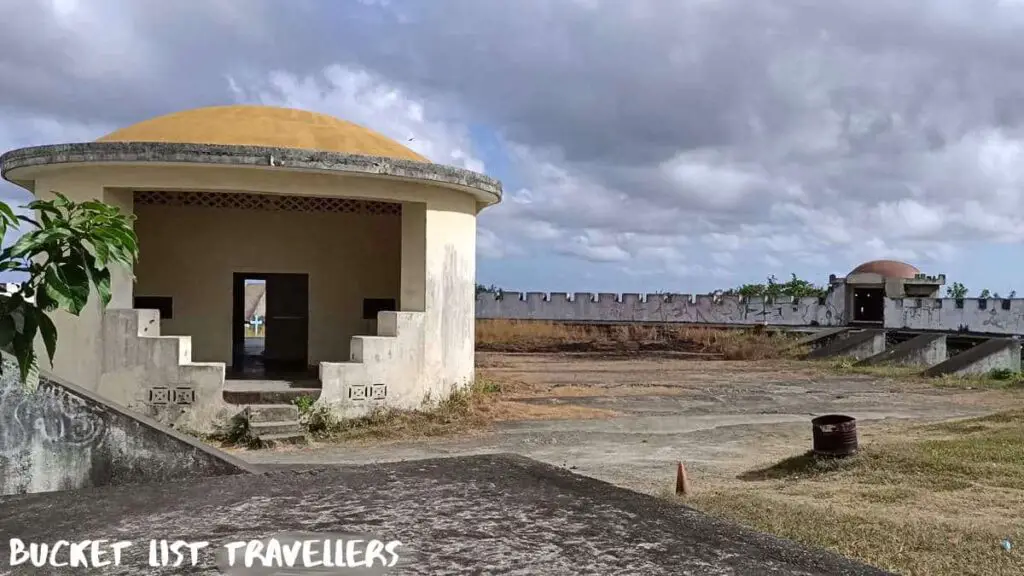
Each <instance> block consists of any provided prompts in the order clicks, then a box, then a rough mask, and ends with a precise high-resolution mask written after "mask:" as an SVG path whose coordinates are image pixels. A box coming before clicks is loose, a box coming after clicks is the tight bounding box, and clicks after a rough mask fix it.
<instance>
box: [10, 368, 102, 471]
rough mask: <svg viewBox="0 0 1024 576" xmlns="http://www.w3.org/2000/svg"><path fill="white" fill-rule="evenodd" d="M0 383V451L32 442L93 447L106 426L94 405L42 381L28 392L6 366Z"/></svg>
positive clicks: (13, 450) (13, 451)
mask: <svg viewBox="0 0 1024 576" xmlns="http://www.w3.org/2000/svg"><path fill="white" fill-rule="evenodd" d="M0 382H2V383H3V386H2V387H0V454H3V455H11V454H17V453H19V452H22V451H25V450H28V449H29V448H30V447H31V446H32V444H33V443H35V442H42V443H46V444H60V445H65V446H78V447H94V446H98V445H99V444H100V443H101V442H102V441H103V438H104V436H105V434H106V429H107V427H106V421H105V420H104V418H103V416H102V413H101V411H100V410H99V408H98V407H93V406H90V405H89V404H87V403H86V402H85V401H84V400H83V399H81V398H78V397H77V396H74V395H72V394H70V393H68V392H67V391H66V390H64V389H62V388H59V387H56V386H50V385H47V384H45V383H41V384H40V386H39V387H38V388H37V389H35V390H32V391H28V390H26V389H25V388H24V387H23V386H22V384H21V382H20V380H19V379H18V377H17V375H16V372H15V371H13V370H10V369H9V368H8V367H7V366H5V367H4V374H3V376H2V378H0Z"/></svg>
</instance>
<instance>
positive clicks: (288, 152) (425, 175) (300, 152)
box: [0, 142, 502, 204]
mask: <svg viewBox="0 0 1024 576" xmlns="http://www.w3.org/2000/svg"><path fill="white" fill-rule="evenodd" d="M271 157H273V164H271ZM112 162H116V163H148V162H152V163H191V164H206V165H211V164H212V165H222V166H271V165H272V166H275V167H280V168H285V169H288V168H291V169H305V170H319V171H325V172H337V173H348V174H355V175H359V174H362V175H371V176H372V175H377V176H391V177H395V178H403V179H410V180H418V181H421V182H430V183H435V184H439V185H442V186H449V187H454V188H461V189H463V190H465V191H467V192H470V193H473V194H474V195H476V196H478V197H481V199H482V200H484V201H486V202H487V203H489V204H495V203H498V202H500V201H501V197H502V187H501V182H500V181H498V180H496V179H494V178H491V177H489V176H486V175H484V174H479V173H477V172H473V171H471V170H466V169H464V168H456V167H454V166H447V165H444V164H432V163H427V162H416V161H413V160H405V159H400V158H385V157H381V156H363V155H359V154H342V153H340V152H325V151H321V150H304V149H298V148H274V147H262V146H233V145H224V144H179V143H170V142H81V143H74V144H48V145H45V146H33V147H29V148H19V149H17V150H11V151H9V152H7V153H5V154H3V155H0V176H2V177H3V178H4V179H5V180H7V179H8V178H7V174H8V172H10V171H12V170H16V169H19V168H31V167H36V166H48V165H55V164H90V163H96V164H102V163H112Z"/></svg>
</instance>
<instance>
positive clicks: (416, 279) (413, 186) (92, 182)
mask: <svg viewBox="0 0 1024 576" xmlns="http://www.w3.org/2000/svg"><path fill="white" fill-rule="evenodd" d="M133 190H169V191H175V190H179V191H191V190H204V191H208V192H223V193H233V192H236V191H240V190H243V191H247V192H253V193H265V194H287V195H300V196H325V197H355V198H364V199H371V200H383V201H389V202H400V203H403V206H404V207H403V213H405V212H406V208H408V207H410V206H418V207H420V208H421V210H420V213H421V214H422V215H423V218H422V219H420V220H419V221H418V222H416V223H414V224H415V225H411V226H408V229H406V228H407V227H406V226H405V225H404V224H403V226H402V240H401V251H402V259H403V261H402V263H401V272H400V284H401V287H400V292H399V293H400V295H401V297H400V301H399V305H400V307H401V309H402V310H405V311H419V312H424V314H426V312H425V310H427V309H428V307H427V304H428V302H437V301H438V300H441V301H449V302H454V301H456V300H461V301H462V303H463V304H465V303H466V301H467V300H468V303H469V304H470V305H472V303H473V296H472V294H473V286H474V284H473V281H474V279H473V277H472V276H473V271H474V270H473V266H474V257H475V254H474V250H475V231H476V221H475V215H476V211H477V209H478V206H477V205H476V201H475V200H474V199H473V198H472V197H471V196H469V195H468V194H466V193H464V192H459V191H455V190H451V189H447V188H444V187H441V186H432V185H426V184H422V183H417V182H407V181H402V180H401V179H398V178H385V177H375V176H365V177H364V176H352V175H339V174H337V173H329V172H317V171H312V170H291V169H287V168H275V167H267V166H242V167H240V166H197V165H182V164H167V165H144V166H129V165H124V166H122V165H93V166H52V167H46V168H43V169H40V171H39V173H38V174H37V175H36V179H35V183H34V192H35V193H36V195H37V196H38V197H40V198H51V197H52V191H60V192H62V193H64V194H66V195H68V196H69V197H70V198H72V199H73V200H78V201H84V200H91V199H101V200H104V201H107V202H116V203H117V204H118V205H125V208H126V209H127V210H129V211H131V210H132V204H131V202H129V201H128V199H129V198H131V193H132V192H131V191H133ZM428 205H429V206H430V211H432V212H434V213H435V215H433V216H431V217H430V218H427V217H426V212H427V209H426V207H427V206H428ZM446 213H450V215H449V216H445V214H446ZM403 220H404V218H403ZM446 226H455V228H447V229H446V228H445V227H446ZM246 232H248V231H246ZM189 233H190V231H188V230H186V229H184V228H183V229H182V231H181V232H180V234H181V235H182V236H186V235H188V234H189ZM429 238H434V240H433V241H430V242H428V239H429ZM243 239H244V237H240V238H238V240H236V244H241V243H242V242H243ZM449 246H450V247H451V248H452V255H451V258H448V257H446V256H444V254H445V252H446V250H447V249H448V248H447V247H449ZM202 248H203V249H204V250H205V249H206V248H205V247H202ZM143 250H145V248H143ZM439 255H440V258H439ZM428 257H429V258H430V259H431V262H432V263H431V265H430V268H431V272H430V274H431V276H432V277H433V278H434V279H433V280H431V283H430V286H431V288H430V290H429V296H428V283H427V276H428V269H427V262H426V259H427V258H428ZM144 258H145V257H144ZM416 258H419V259H420V260H419V262H417V261H416ZM446 262H450V263H451V264H452V265H451V266H448V269H450V270H453V271H455V272H457V273H458V274H459V276H458V277H459V280H458V281H457V282H456V281H453V280H447V281H446V280H444V279H443V276H442V275H439V274H438V270H444V269H445V267H446V264H445V263H446ZM130 278H131V277H130V275H128V274H115V275H114V278H113V282H112V292H113V298H114V300H113V303H112V306H113V307H130V306H131V302H132V296H133V286H134V285H133V283H132V282H131V281H130ZM183 278H185V277H184V276H181V275H179V276H178V277H177V279H178V281H179V282H181V281H183V280H182V279H183ZM438 278H440V279H441V280H440V281H439V280H438ZM446 282H447V283H449V284H452V283H454V285H458V286H460V288H459V289H458V290H456V289H450V290H446V289H445V288H444V287H445V285H446V284H445V283H446ZM225 294H230V291H227V292H225ZM361 297H362V296H360V298H361ZM451 309H454V306H453V307H452V308H451ZM435 313H436V314H438V315H439V316H435V317H434V319H433V320H431V322H433V324H431V328H430V329H429V330H430V336H429V338H432V339H434V340H435V342H433V343H431V344H429V346H430V350H429V354H428V350H426V349H424V350H423V351H422V352H423V358H427V357H428V356H430V357H432V358H440V355H442V354H445V352H444V351H445V350H447V351H448V352H447V353H448V354H449V357H450V356H451V355H455V354H456V352H454V351H455V350H463V352H461V354H462V357H461V358H460V360H459V361H458V362H455V363H452V364H451V365H449V366H445V365H444V364H443V362H442V361H441V360H440V359H437V360H430V366H431V369H432V370H434V372H432V373H427V372H426V371H425V370H424V371H421V372H418V373H417V374H422V376H418V379H417V384H416V385H417V387H419V382H428V383H430V382H434V381H437V382H440V384H437V386H449V385H451V384H452V383H454V382H459V381H465V380H467V379H471V378H472V368H471V366H472V362H473V357H472V340H471V339H469V340H467V341H466V342H460V343H458V344H457V345H454V346H453V345H452V343H451V341H449V343H448V344H440V343H438V342H436V340H439V339H441V330H442V328H441V322H442V321H445V322H448V326H449V327H452V326H463V325H464V329H462V330H461V331H460V337H464V336H466V335H472V334H473V332H472V331H473V327H472V318H473V316H472V313H471V312H468V311H467V312H464V313H460V315H459V316H458V320H457V321H454V322H453V319H448V320H444V319H443V318H442V315H443V314H444V313H443V312H441V311H440V310H435ZM226 317H227V318H230V317H229V316H226ZM55 324H56V325H57V328H58V332H59V334H60V343H59V344H58V348H57V357H56V359H55V361H54V364H53V371H54V373H55V374H57V375H58V376H61V377H64V378H67V379H70V380H72V381H74V382H75V383H78V384H80V385H82V386H83V387H85V388H88V389H90V390H96V388H97V386H98V383H99V382H100V379H101V378H100V376H101V371H102V362H101V359H102V358H103V348H102V345H103V342H102V333H103V329H102V326H103V323H102V318H101V314H100V308H99V305H98V302H97V301H96V299H95V298H93V301H92V302H90V305H89V307H88V308H87V309H86V310H85V311H83V312H82V313H81V314H80V315H79V316H77V317H74V316H71V315H68V314H57V315H56V318H55ZM426 324H427V322H426V321H424V325H426ZM225 326H227V329H230V320H228V321H227V324H226V325H225ZM424 330H426V328H424ZM360 332H362V333H366V334H373V333H374V330H373V329H372V326H367V327H366V330H360ZM446 338H447V337H446ZM228 341H230V339H228ZM337 342H338V348H337V350H338V351H339V352H340V351H342V350H343V349H344V348H345V347H347V346H348V345H349V342H348V339H347V338H346V337H344V336H343V335H341V334H339V335H338V337H337ZM194 344H195V347H196V350H197V353H196V356H195V357H194V360H197V361H199V359H200V357H201V356H200V354H199V349H200V347H201V343H199V342H195V343H194ZM313 345H314V344H313V342H311V347H312V346H313ZM226 346H228V348H226V349H228V350H229V349H230V348H229V346H230V344H227V345H226ZM425 346H426V345H425ZM466 350H468V351H469V352H468V353H467V352H465V351H466ZM40 352H42V350H41V349H40ZM202 356H205V357H210V356H208V355H205V354H203V355H202ZM332 356H333V354H332ZM342 359H347V358H344V357H343V358H342ZM467 366H468V367H469V368H467ZM409 385H411V384H409ZM433 385H434V384H430V386H433ZM419 388H422V387H419ZM325 392H326V390H325ZM430 392H431V393H432V392H433V390H430ZM435 397H436V395H435Z"/></svg>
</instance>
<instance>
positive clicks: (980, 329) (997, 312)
mask: <svg viewBox="0 0 1024 576" xmlns="http://www.w3.org/2000/svg"><path fill="white" fill-rule="evenodd" d="M885 327H886V328H895V329H906V330H941V331H945V332H974V333H978V334H1007V335H1009V334H1024V299H1021V298H1013V299H996V298H962V299H959V300H957V299H955V298H890V299H887V300H886V302H885Z"/></svg>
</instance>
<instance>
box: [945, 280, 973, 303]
mask: <svg viewBox="0 0 1024 576" xmlns="http://www.w3.org/2000/svg"><path fill="white" fill-rule="evenodd" d="M968 292H969V290H968V289H967V287H966V286H964V285H963V284H961V283H959V282H953V284H952V285H950V286H947V287H946V298H955V299H957V300H963V299H964V298H966V297H967V293H968Z"/></svg>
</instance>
